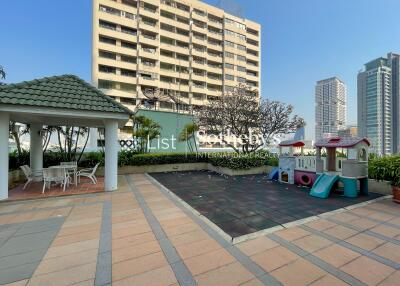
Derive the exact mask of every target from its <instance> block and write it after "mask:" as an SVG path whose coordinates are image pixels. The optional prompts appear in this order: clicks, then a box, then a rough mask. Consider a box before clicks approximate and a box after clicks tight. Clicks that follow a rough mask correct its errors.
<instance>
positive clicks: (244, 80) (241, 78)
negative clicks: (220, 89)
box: [236, 76, 246, 83]
mask: <svg viewBox="0 0 400 286" xmlns="http://www.w3.org/2000/svg"><path fill="white" fill-rule="evenodd" d="M236 80H237V81H238V82H240V83H246V79H245V78H244V77H240V76H238V77H237V78H236Z"/></svg>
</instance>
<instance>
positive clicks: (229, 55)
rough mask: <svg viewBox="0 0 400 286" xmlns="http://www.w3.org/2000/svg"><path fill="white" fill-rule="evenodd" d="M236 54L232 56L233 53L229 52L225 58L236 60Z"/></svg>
mask: <svg viewBox="0 0 400 286" xmlns="http://www.w3.org/2000/svg"><path fill="white" fill-rule="evenodd" d="M234 56H235V55H234V54H232V53H229V52H225V57H226V58H231V59H233V58H234Z"/></svg>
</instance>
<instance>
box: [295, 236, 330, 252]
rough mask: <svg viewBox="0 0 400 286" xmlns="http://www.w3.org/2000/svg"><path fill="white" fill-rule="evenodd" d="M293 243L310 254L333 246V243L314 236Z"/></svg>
mask: <svg viewBox="0 0 400 286" xmlns="http://www.w3.org/2000/svg"><path fill="white" fill-rule="evenodd" d="M292 243H293V244H295V245H297V246H298V247H300V248H302V249H303V250H305V251H307V252H310V253H313V252H315V251H317V250H319V249H321V248H324V247H326V246H328V245H330V244H332V242H331V241H329V240H327V239H325V238H323V237H321V236H317V235H314V234H312V235H308V236H305V237H303V238H299V239H297V240H294V241H292Z"/></svg>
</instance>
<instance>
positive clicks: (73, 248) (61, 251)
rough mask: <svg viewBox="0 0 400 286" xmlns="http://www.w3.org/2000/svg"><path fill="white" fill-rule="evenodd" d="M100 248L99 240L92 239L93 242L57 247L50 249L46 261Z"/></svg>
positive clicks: (86, 241)
mask: <svg viewBox="0 0 400 286" xmlns="http://www.w3.org/2000/svg"><path fill="white" fill-rule="evenodd" d="M98 247H99V240H98V239H92V240H85V241H81V242H76V243H73V244H68V245H63V246H56V247H50V248H49V249H48V251H47V253H46V255H45V257H44V259H48V258H52V257H58V256H64V255H68V254H72V253H78V252H81V251H85V250H89V249H98Z"/></svg>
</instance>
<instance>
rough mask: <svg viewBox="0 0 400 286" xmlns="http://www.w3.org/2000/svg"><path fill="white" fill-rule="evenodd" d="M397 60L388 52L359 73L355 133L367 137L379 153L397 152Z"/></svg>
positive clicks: (373, 148)
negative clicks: (356, 130)
mask: <svg viewBox="0 0 400 286" xmlns="http://www.w3.org/2000/svg"><path fill="white" fill-rule="evenodd" d="M399 59H400V56H399V55H396V54H393V53H389V54H388V57H387V58H384V57H381V58H377V59H375V60H372V61H370V62H368V63H367V64H365V68H364V70H362V71H360V72H359V73H358V79H357V92H358V95H357V98H358V99H357V100H358V102H357V104H358V135H359V136H362V137H368V139H369V140H370V141H371V144H372V148H371V151H372V152H374V153H376V154H378V155H388V154H392V153H397V152H399V145H398V144H399V125H400V124H399V115H398V112H399V96H400V94H399V87H400V86H399Z"/></svg>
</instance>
